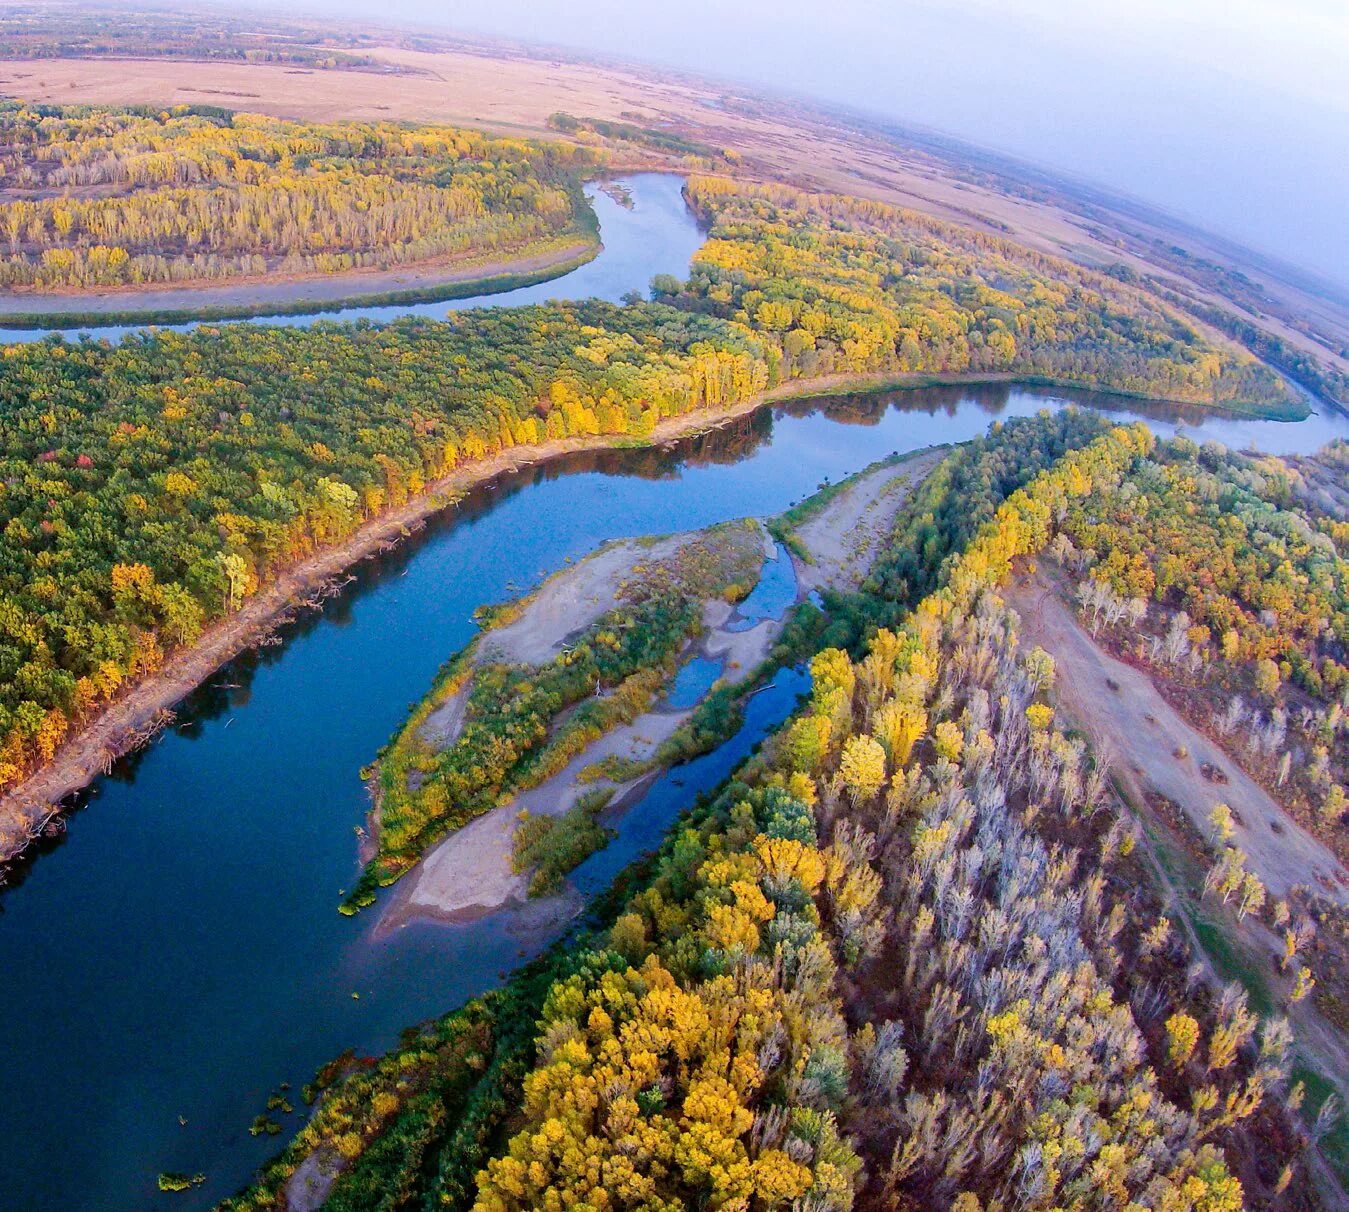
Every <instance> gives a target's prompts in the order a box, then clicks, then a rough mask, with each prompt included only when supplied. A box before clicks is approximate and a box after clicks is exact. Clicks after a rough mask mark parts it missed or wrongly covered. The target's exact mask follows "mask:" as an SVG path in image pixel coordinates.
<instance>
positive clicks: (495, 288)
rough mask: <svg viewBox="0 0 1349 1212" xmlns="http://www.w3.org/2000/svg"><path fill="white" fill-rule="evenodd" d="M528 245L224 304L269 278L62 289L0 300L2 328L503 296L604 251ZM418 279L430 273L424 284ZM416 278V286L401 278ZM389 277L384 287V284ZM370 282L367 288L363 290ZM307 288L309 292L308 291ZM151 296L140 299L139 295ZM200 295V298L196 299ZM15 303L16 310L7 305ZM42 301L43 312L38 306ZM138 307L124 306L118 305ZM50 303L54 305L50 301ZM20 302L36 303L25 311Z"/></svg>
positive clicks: (278, 288)
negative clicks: (91, 291) (96, 290)
mask: <svg viewBox="0 0 1349 1212" xmlns="http://www.w3.org/2000/svg"><path fill="white" fill-rule="evenodd" d="M529 249H530V246H529V245H525V246H524V247H523V248H521V249H517V250H516V251H517V252H519V253H522V254H524V255H522V256H518V257H511V258H502V259H495V260H488V261H485V262H481V263H479V264H476V265H475V264H465V263H462V262H461V263H459V265H458V268H455V264H456V263H455V262H452V261H451V262H440V263H436V262H424V263H422V264H420V265H409V266H404V267H399V268H383V269H379V268H373V267H372V268H370V269H363V270H352V271H349V272H347V273H344V274H338V275H332V276H325V275H321V274H307V275H303V276H298V277H293V278H288V279H286V280H285V281H284V282H281V283H275V284H272V286H273V289H274V290H275V292H276V294H277V296H278V297H277V298H276V299H275V300H272V301H269V300H267V299H265V298H261V297H259V298H258V299H257V301H255V302H250V301H247V300H242V301H240V302H237V303H235V302H229V301H228V300H226V301H224V302H219V303H212V302H210V301H209V299H210V296H211V295H217V296H221V297H224V296H228V295H235V294H243V295H245V296H246V295H248V294H250V293H252V294H260V293H265V292H266V291H267V289H268V286H269V283H268V281H267V279H257V278H253V279H248V280H241V281H239V282H232V283H204V284H201V285H196V286H192V285H184V286H179V287H173V286H170V287H165V288H163V289H158V290H153V291H145V292H137V291H135V290H134V289H128V290H127V291H125V292H108V293H105V294H98V295H90V296H85V297H83V298H81V297H79V296H76V295H72V296H69V297H68V298H67V297H66V296H63V295H60V294H43V295H33V296H31V297H29V298H25V297H23V296H9V297H8V298H0V332H3V331H4V330H6V329H13V330H16V331H32V330H35V329H38V330H41V329H53V330H58V329H69V328H110V327H134V326H151V327H153V326H156V325H176V324H191V323H194V322H199V323H202V324H211V323H215V322H217V321H226V320H248V319H266V318H269V317H272V316H307V315H314V316H321V315H324V314H327V313H329V312H339V311H344V310H347V309H349V308H353V307H396V306H404V305H407V306H412V305H415V304H419V303H442V302H447V301H450V300H453V299H467V298H473V297H474V296H476V295H494V294H503V293H505V292H506V291H511V290H519V289H522V288H523V287H527V286H536V285H538V284H539V283H542V282H550V281H553V280H554V279H556V278H560V277H563V276H565V275H566V274H569V273H572V272H573V271H574V270H577V269H579V268H580V267H581V266H582V265H586V264H589V263H590V262H591V261H593V260H594V259H595V258H596V257H597V256H599V254H600V253H601V252H602V251H603V250H604V244H603V242H602V241H601V240H599V239H598V238H593V239H588V238H583V237H577V238H575V239H572V240H570V241H569V242H568V243H565V244H563V245H562V246H561V247H557V248H551V249H549V248H544V249H540V250H538V251H535V252H530V251H529ZM418 277H422V278H425V279H427V280H426V281H424V282H421V283H417V282H416V281H415V280H416V279H417V278H418ZM408 279H413V283H412V284H411V285H406V286H404V285H401V283H403V282H405V281H407V280H408ZM385 283H387V286H385V289H382V290H381V289H379V287H380V286H381V285H383V284H385ZM362 287H367V289H362ZM306 292H307V293H306ZM138 294H140V296H141V298H143V299H146V300H147V301H146V302H144V303H142V304H140V305H136V304H137V302H138V300H137V295H138ZM154 296H159V297H160V298H161V299H163V300H164V301H163V302H161V303H159V304H157V305H156V304H155V303H152V302H149V301H148V299H150V298H153V297H154ZM194 296H195V298H196V301H195V302H194V301H193V297H194ZM67 302H69V303H71V304H83V305H84V307H85V310H78V309H76V308H73V307H72V308H71V309H70V310H58V307H59V306H60V305H62V304H65V303H67ZM10 303H13V304H15V310H13V311H10V310H8V305H9V304H10ZM34 303H36V304H38V307H37V308H36V310H34V309H32V308H31V306H30V305H31V304H34ZM121 303H130V304H132V306H123V307H118V306H115V305H116V304H121ZM47 304H50V305H51V306H50V308H48V307H47V306H46V305H47ZM19 305H26V306H30V309H29V310H19V309H18V306H19Z"/></svg>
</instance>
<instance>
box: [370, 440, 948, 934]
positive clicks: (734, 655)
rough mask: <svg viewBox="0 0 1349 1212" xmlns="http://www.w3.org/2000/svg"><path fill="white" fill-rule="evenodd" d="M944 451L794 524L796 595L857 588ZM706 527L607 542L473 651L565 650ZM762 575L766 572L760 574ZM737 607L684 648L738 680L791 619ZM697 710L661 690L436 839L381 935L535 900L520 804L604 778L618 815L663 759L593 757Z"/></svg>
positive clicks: (445, 739) (443, 729) (708, 621)
mask: <svg viewBox="0 0 1349 1212" xmlns="http://www.w3.org/2000/svg"><path fill="white" fill-rule="evenodd" d="M943 454H944V451H940V450H933V451H924V452H922V453H920V454H918V455H916V456H914V457H913V458H910V459H906V460H903V461H902V462H899V463H896V464H892V465H889V466H885V467H881V468H878V469H877V470H875V471H873V472H869V473H867V474H865V475H862V476H859V477H857V478H856V479H855V480H853V481H852V482H851V483H850V484H849V485H848V486H847V487H846V488H845V489H844V490H843V491H841V492H839V493H838V494H837V495H836V496H835V497H834V498H833V499H832V500H831V501H830V502H829V504H828V505H827V506H826V507H825V508H824V509H822V510H821V511H820V512H819V513H818V514H816V515H815V516H814V517H812V518H811V519H810V521H809V522H808V523H806V524H804V525H802V526H801V527H800V529H799V530H797V532H796V534H797V537H798V538H799V539H800V541H801V543H802V545H803V546H804V548H805V550H806V551H807V552H808V553H809V555H810V558H811V561H812V562H809V563H807V562H804V561H802V560H800V559H798V558H796V557H793V561H792V562H793V566H794V570H795V572H796V577H797V594H796V600H797V601H800V600H802V599H804V598H805V597H806V596H807V595H808V594H809V593H810V592H811V590H812V589H815V588H818V587H821V586H824V585H837V586H840V587H845V588H847V587H852V586H855V585H857V584H859V583H860V582H861V580H862V578H863V576H864V575H865V574H866V571H867V569H868V568H870V566H871V563H872V560H873V559H874V558H875V555H876V553H877V551H878V550H879V547H880V542H881V539H882V538H883V537H884V536H885V535H886V534H888V533H889V531H890V529H891V526H892V524H893V522H894V517H895V514H896V512H897V511H898V509H899V507H900V505H901V504H903V502H904V500H905V499H906V497H907V495H908V492H909V490H911V489H912V487H913V486H915V485H916V484H918V483H920V482H921V481H922V480H923V478H924V477H925V476H926V475H927V474H928V472H929V471H931V470H932V468H933V467H935V466H936V464H937V463H938V462H939V461H940V459H941V457H942V455H943ZM698 533H699V532H692V533H686V534H679V535H670V536H666V537H663V538H660V539H657V540H655V541H643V540H637V539H628V540H623V541H620V542H616V543H609V544H607V545H605V546H604V547H602V548H600V549H599V550H598V551H597V552H595V553H594V554H593V555H591V556H589V557H587V558H586V559H585V560H582V561H581V562H580V563H579V564H577V565H575V566H573V567H571V568H567V569H564V570H563V571H562V572H560V573H558V574H556V575H555V576H553V577H552V578H550V579H549V580H548V581H547V582H545V583H544V585H543V586H541V587H540V588H539V590H538V591H537V592H536V593H535V594H534V595H532V596H531V597H530V598H529V599H527V600H526V602H525V603H524V606H523V608H522V610H521V612H520V614H519V615H518V616H517V617H516V618H514V619H513V620H512V621H511V622H510V623H508V624H506V625H504V626H502V627H500V628H497V629H494V630H491V631H488V632H487V633H486V634H485V635H483V636H482V637H481V639H480V640H479V641H478V648H477V651H476V652H475V656H474V659H475V660H484V659H492V660H504V661H510V662H513V663H519V662H527V663H530V664H540V663H542V662H544V661H546V660H549V659H550V658H551V657H553V656H554V655H556V653H557V652H558V651H559V650H560V649H561V647H562V645H563V644H564V642H565V641H566V639H567V637H569V636H571V635H574V634H575V633H576V632H578V631H581V630H583V629H584V628H585V627H587V626H589V625H590V624H591V623H593V622H594V621H595V619H597V618H598V617H599V616H600V615H601V614H603V613H604V612H605V611H606V610H609V609H611V608H612V607H613V605H614V603H615V590H616V589H617V587H618V585H619V584H620V583H621V582H622V581H623V580H624V579H625V578H626V577H629V576H631V575H632V573H633V572H634V571H635V570H636V569H637V568H638V567H639V566H640V565H641V564H650V563H655V562H658V561H661V560H665V559H669V558H670V557H671V556H673V555H674V554H675V553H676V552H677V551H678V549H679V548H680V547H681V546H682V545H683V544H685V543H687V542H689V541H691V540H692V539H694V538H696V537H697V534H698ZM764 539H765V547H764V559H765V566H766V563H767V561H768V560H771V559H777V558H779V557H778V554H777V548H776V545H775V544H774V543H773V542H772V541H771V539H770V538H769V537H768V535H767V532H766V531H765V532H764ZM761 575H762V573H761ZM742 621H743V615H742V614H741V612H740V610H739V609H738V608H737V607H735V606H732V605H731V604H730V603H728V602H725V601H721V600H716V599H713V600H709V601H706V602H705V603H704V605H703V627H704V630H703V633H702V635H701V636H700V637H699V638H698V640H696V641H695V642H694V643H693V644H692V645H691V646H690V648H689V650H688V651H687V652H686V654H685V656H686V657H690V658H691V657H698V656H701V657H704V658H707V659H710V660H714V661H717V662H719V663H720V666H721V674H720V676H721V679H722V681H723V682H725V683H728V684H735V683H737V682H739V681H742V680H743V679H744V678H745V677H747V676H748V675H749V674H750V673H751V672H752V671H753V670H754V669H755V668H756V667H757V666H758V665H759V664H760V663H761V662H762V661H763V660H764V659H765V658H766V657H767V656H768V654H769V652H770V651H771V649H772V646H773V643H774V641H775V640H776V639H777V637H778V635H779V633H780V632H781V630H782V627H783V624H784V621H785V614H784V617H783V618H777V619H764V620H761V621H760V622H758V623H756V624H755V625H754V626H752V627H748V628H744V629H736V625H737V624H740V623H741V622H742ZM468 692H469V691H468V684H467V683H466V684H465V686H464V687H463V688H462V689H461V690H460V691H459V692H458V693H457V694H455V695H452V696H451V697H450V698H449V699H447V700H446V701H445V702H444V703H442V704H440V705H439V706H438V707H437V708H436V711H435V712H433V713H432V715H430V716H429V717H428V718H427V719H426V721H425V722H424V723H423V725H422V730H421V734H420V735H421V737H422V739H423V740H426V741H427V742H429V743H432V744H436V745H439V746H441V747H444V746H445V745H448V744H449V743H450V742H451V741H452V740H453V739H454V736H455V735H457V732H458V729H459V726H460V725H461V724H462V720H463V713H464V704H465V702H466V700H467V697H468ZM691 714H692V709H691V708H684V709H675V708H671V707H670V706H669V705H668V703H667V702H666V700H664V699H662V700H660V701H659V702H658V703H657V705H656V706H654V707H653V708H652V709H651V710H649V711H647V712H645V713H644V714H643V715H641V716H639V717H638V718H637V719H635V720H633V721H632V723H630V724H626V725H623V726H621V727H618V728H615V729H613V730H612V731H610V732H608V733H606V734H605V735H604V736H603V737H601V738H600V739H599V740H597V741H595V742H594V743H593V744H592V745H590V746H588V747H587V748H586V750H585V751H584V752H582V753H581V754H579V755H578V756H577V757H575V758H574V759H573V760H572V761H571V762H570V763H569V764H568V765H567V766H566V767H565V768H563V769H562V770H560V771H558V772H557V773H556V774H555V775H553V776H551V777H550V778H548V779H546V780H544V781H543V782H542V783H540V784H538V785H537V786H536V787H533V788H531V789H529V790H527V791H524V792H521V793H520V794H519V795H517V796H516V797H515V798H514V799H513V800H512V801H511V802H510V803H508V804H503V805H501V806H499V807H497V808H494V809H492V810H491V811H490V812H488V813H486V814H484V815H483V816H480V817H478V818H477V819H476V820H474V821H471V822H470V823H469V824H467V825H465V826H464V827H463V828H462V829H459V830H457V831H456V832H454V833H452V834H450V835H449V836H448V837H446V838H444V839H442V840H441V841H440V842H438V843H437V844H436V845H435V846H433V847H432V848H431V849H430V850H429V851H428V852H427V853H426V855H425V856H424V857H423V859H422V860H421V862H420V863H419V864H418V865H417V866H416V867H414V868H413V869H412V870H411V871H410V872H408V874H407V875H406V876H404V877H403V879H402V880H401V881H399V885H398V890H397V891H396V892H395V893H394V896H393V897H392V899H391V900H390V901H389V903H388V905H387V907H386V908H385V909H384V911H383V913H382V914H381V917H380V921H379V926H378V930H379V932H381V933H383V932H385V931H388V930H392V929H396V928H398V927H400V926H403V925H406V924H407V923H408V922H410V921H413V920H417V919H432V920H439V921H449V922H464V921H472V920H475V919H477V918H480V917H484V916H486V915H488V914H490V913H493V912H496V911H497V910H500V909H504V908H507V907H512V906H519V905H523V904H524V903H525V902H526V901H527V900H528V887H529V874H528V873H527V872H526V873H516V872H515V871H513V870H512V868H511V852H512V840H513V838H514V835H515V829H516V825H517V819H518V814H519V813H520V812H521V811H522V810H527V811H528V812H529V813H531V814H533V815H561V814H562V813H564V812H566V811H568V810H569V809H570V808H572V807H573V806H574V805H575V803H576V801H577V799H578V797H579V796H580V795H581V794H582V793H583V792H584V791H586V790H590V789H592V788H604V789H608V790H610V791H612V793H613V799H612V800H611V801H610V804H609V806H608V807H607V809H606V810H605V813H604V819H606V820H608V821H612V820H614V819H615V818H616V817H618V816H620V815H621V814H622V812H623V811H624V810H625V809H626V808H627V807H629V806H630V805H631V804H632V803H633V802H634V801H635V800H636V799H638V798H639V797H640V796H641V794H642V793H643V792H644V791H645V789H646V787H647V786H648V785H649V784H650V783H651V781H652V780H653V779H655V778H656V777H657V776H658V775H659V774H660V773H661V769H660V768H657V769H654V770H651V771H648V772H646V773H645V774H643V775H641V776H640V777H638V778H635V779H631V780H628V781H625V782H615V781H613V780H610V779H597V780H589V781H586V782H581V781H580V780H579V779H578V776H579V775H580V774H581V772H582V771H583V770H585V769H586V767H588V766H591V765H593V764H595V763H596V762H600V761H602V760H604V759H605V758H607V757H611V756H618V757H625V758H631V759H633V760H635V761H646V760H648V759H650V758H651V757H652V756H654V754H655V753H656V751H657V750H658V749H659V747H660V745H661V743H662V742H663V741H665V740H667V739H668V738H669V737H670V736H671V735H672V734H673V733H674V732H675V731H676V730H677V729H678V728H679V726H680V725H681V724H683V723H684V722H685V721H686V720H687V719H688V718H689V716H690V715H691ZM548 903H549V904H555V906H556V911H557V914H558V915H568V916H569V915H570V914H572V913H574V912H575V911H576V908H577V905H576V903H575V898H574V897H569V896H566V895H565V894H561V895H559V896H558V897H554V898H549V899H548Z"/></svg>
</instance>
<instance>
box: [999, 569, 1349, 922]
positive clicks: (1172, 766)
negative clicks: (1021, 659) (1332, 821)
mask: <svg viewBox="0 0 1349 1212" xmlns="http://www.w3.org/2000/svg"><path fill="white" fill-rule="evenodd" d="M1003 592H1004V597H1005V598H1006V599H1007V602H1008V605H1010V606H1011V607H1012V608H1013V609H1014V610H1015V611H1016V612H1017V613H1018V614H1019V615H1020V616H1021V627H1020V637H1021V641H1022V643H1023V644H1025V645H1034V644H1039V645H1040V646H1041V647H1042V648H1044V650H1045V651H1046V652H1048V653H1049V654H1050V655H1051V656H1052V657H1053V658H1054V661H1055V664H1056V665H1057V667H1058V676H1057V677H1056V679H1055V694H1056V697H1057V700H1058V702H1059V703H1060V705H1061V707H1062V708H1063V709H1064V710H1065V711H1066V713H1067V714H1068V715H1069V716H1071V717H1072V718H1073V719H1074V720H1075V721H1076V722H1078V723H1079V724H1080V725H1081V726H1082V727H1083V728H1085V729H1086V731H1087V732H1088V733H1089V734H1090V736H1091V741H1092V745H1093V747H1094V748H1095V749H1096V750H1097V752H1098V753H1103V754H1104V755H1106V757H1107V758H1108V759H1109V761H1110V764H1111V768H1112V769H1113V770H1114V771H1115V773H1116V774H1117V775H1118V776H1119V777H1120V778H1121V779H1123V780H1124V782H1125V784H1126V785H1127V787H1128V788H1129V790H1130V791H1131V793H1132V795H1133V798H1134V800H1135V802H1136V803H1145V802H1146V793H1147V792H1149V791H1156V792H1160V793H1161V794H1162V795H1164V796H1166V798H1167V799H1169V800H1171V801H1173V802H1174V803H1176V804H1177V805H1178V806H1179V807H1180V809H1181V810H1182V811H1183V812H1184V813H1185V815H1186V816H1187V817H1188V818H1189V820H1190V823H1191V824H1192V825H1193V826H1194V827H1195V829H1197V830H1198V831H1199V833H1200V834H1201V835H1204V836H1207V835H1208V833H1209V832H1210V829H1211V826H1210V825H1209V822H1208V814H1209V813H1210V812H1211V811H1212V809H1213V806H1214V805H1215V804H1219V803H1225V804H1227V805H1228V806H1229V807H1231V808H1232V810H1233V812H1234V814H1235V815H1236V817H1237V818H1238V823H1237V825H1236V831H1235V836H1234V838H1233V841H1234V843H1235V844H1236V845H1237V846H1239V847H1240V848H1241V849H1242V850H1243V851H1244V852H1245V854H1246V856H1247V860H1248V863H1247V865H1248V866H1249V868H1250V870H1252V871H1254V872H1255V873H1256V875H1258V876H1259V877H1260V879H1261V880H1262V881H1263V883H1264V885H1265V887H1266V888H1268V889H1269V891H1270V892H1271V893H1272V894H1273V895H1274V896H1279V897H1282V896H1286V895H1287V894H1288V892H1289V890H1290V889H1291V888H1292V887H1294V886H1295V885H1298V884H1308V885H1311V886H1312V887H1313V888H1314V889H1315V890H1317V891H1318V892H1321V893H1322V894H1324V895H1326V896H1329V897H1332V898H1334V899H1335V900H1337V901H1338V902H1339V903H1340V904H1341V905H1349V875H1346V873H1345V871H1344V869H1343V868H1342V867H1341V866H1340V865H1339V863H1338V862H1337V861H1336V859H1335V856H1334V855H1333V854H1331V853H1330V851H1329V850H1327V849H1326V847H1325V846H1323V845H1322V844H1321V843H1320V842H1319V841H1317V840H1316V839H1315V838H1314V837H1312V836H1311V835H1310V834H1308V833H1307V832H1305V831H1304V830H1303V829H1302V827H1301V826H1300V825H1298V823H1297V822H1296V821H1295V820H1293V818H1292V817H1290V816H1289V815H1288V814H1287V813H1286V812H1285V811H1284V810H1283V808H1281V807H1280V806H1279V804H1278V803H1277V802H1276V801H1275V800H1274V799H1272V798H1271V797H1270V795H1269V794H1268V793H1267V792H1266V791H1265V790H1264V788H1262V787H1261V786H1260V785H1259V784H1258V783H1256V782H1255V780H1253V779H1252V778H1250V777H1249V776H1248V775H1247V774H1246V773H1245V771H1243V770H1242V769H1241V767H1240V766H1238V765H1237V763H1236V762H1234V761H1233V760H1232V759H1231V758H1230V757H1229V756H1228V755H1227V754H1226V753H1224V752H1223V751H1222V750H1221V749H1220V748H1219V747H1218V746H1217V745H1215V744H1214V743H1213V742H1212V741H1210V740H1209V739H1208V738H1207V737H1206V736H1204V735H1203V734H1202V733H1199V732H1197V731H1195V730H1194V729H1193V728H1191V727H1190V726H1189V724H1187V723H1186V722H1185V721H1184V720H1183V719H1181V717H1180V716H1179V715H1177V714H1176V712H1175V710H1174V709H1173V708H1172V707H1171V705H1170V704H1169V703H1167V701H1166V700H1165V699H1164V698H1163V697H1162V696H1161V694H1160V693H1159V692H1158V691H1157V688H1156V687H1155V686H1154V685H1153V684H1152V681H1151V679H1150V678H1149V677H1148V676H1147V675H1146V674H1145V673H1142V672H1141V671H1140V670H1137V669H1135V668H1133V667H1132V666H1131V665H1126V664H1124V663H1123V662H1121V661H1117V660H1115V659H1114V658H1113V657H1111V656H1109V655H1107V654H1106V653H1105V652H1104V651H1103V650H1102V649H1101V648H1100V647H1099V646H1098V645H1097V644H1096V643H1095V641H1094V640H1092V638H1091V636H1090V635H1088V634H1087V632H1086V631H1085V630H1083V628H1082V627H1081V625H1080V624H1079V623H1078V621H1077V619H1076V618H1075V617H1074V616H1073V614H1072V612H1071V610H1070V609H1069V608H1068V607H1067V606H1065V605H1064V604H1063V602H1062V601H1061V600H1060V599H1059V597H1058V595H1057V594H1056V593H1055V592H1054V590H1053V588H1052V586H1051V584H1050V582H1049V581H1048V580H1047V579H1046V577H1045V575H1044V573H1042V572H1041V573H1037V574H1036V575H1035V577H1034V578H1032V579H1031V581H1030V582H1029V583H1028V584H1023V583H1021V582H1017V583H1015V584H1012V585H1010V586H1008V587H1007V588H1006V589H1005V590H1004V591H1003ZM1111 682H1113V683H1114V684H1115V685H1114V687H1112V686H1111V684H1110V683H1111ZM1178 748H1184V749H1186V750H1188V755H1187V756H1186V757H1177V756H1176V754H1175V751H1176V750H1177V749H1178ZM1204 763H1207V764H1209V765H1210V766H1211V767H1213V768H1216V769H1217V770H1220V771H1222V773H1223V774H1224V775H1225V776H1226V778H1227V782H1226V783H1215V782H1211V781H1209V780H1208V779H1206V778H1205V777H1204V775H1203V773H1202V772H1201V765H1202V764H1204Z"/></svg>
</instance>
